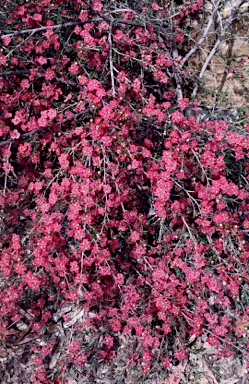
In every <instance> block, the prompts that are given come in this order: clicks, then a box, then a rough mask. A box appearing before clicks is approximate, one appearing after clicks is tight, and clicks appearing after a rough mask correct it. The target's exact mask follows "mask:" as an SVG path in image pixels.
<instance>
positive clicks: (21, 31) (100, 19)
mask: <svg viewBox="0 0 249 384" xmlns="http://www.w3.org/2000/svg"><path fill="white" fill-rule="evenodd" d="M96 21H103V19H102V18H100V17H94V18H92V19H88V20H84V21H71V22H68V23H64V24H56V25H47V26H43V27H39V28H30V29H22V30H20V31H15V32H11V33H8V34H7V35H2V36H1V39H5V38H6V37H13V36H18V35H24V34H26V33H30V34H31V35H33V34H35V33H37V32H41V31H46V30H48V29H57V28H67V27H75V26H77V25H83V24H87V23H95V22H96Z"/></svg>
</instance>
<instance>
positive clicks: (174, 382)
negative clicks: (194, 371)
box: [165, 360, 187, 384]
mask: <svg viewBox="0 0 249 384" xmlns="http://www.w3.org/2000/svg"><path fill="white" fill-rule="evenodd" d="M186 365H187V360H186V361H185V362H184V363H183V365H182V364H179V365H177V367H174V368H176V369H177V370H178V371H180V372H179V373H178V372H174V373H172V374H171V375H170V376H169V378H168V380H167V381H166V383H165V384H179V383H180V381H181V374H180V373H183V372H184V371H185V368H186Z"/></svg>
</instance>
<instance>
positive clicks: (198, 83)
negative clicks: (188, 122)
mask: <svg viewBox="0 0 249 384" xmlns="http://www.w3.org/2000/svg"><path fill="white" fill-rule="evenodd" d="M246 1H247V0H239V1H238V2H237V3H236V4H235V6H234V7H233V9H232V10H231V13H230V16H229V18H228V20H227V22H226V24H225V26H224V29H223V31H222V33H221V34H220V37H219V38H218V40H217V41H216V43H215V45H214V46H213V49H212V50H211V52H210V53H209V55H208V57H207V59H206V61H205V63H204V64H203V67H202V69H201V72H200V74H199V77H198V82H197V84H196V86H195V88H194V90H193V93H192V97H196V95H197V92H198V89H199V85H200V82H201V80H202V78H203V76H204V73H205V72H206V70H207V67H208V65H209V63H210V61H211V60H212V58H213V56H214V55H215V54H216V52H217V50H218V48H219V46H220V43H221V42H222V41H223V40H224V38H225V35H226V31H227V29H228V28H229V27H230V25H231V24H232V22H233V20H234V19H235V17H236V15H237V12H238V9H239V7H241V5H242V4H244V3H245V2H246Z"/></svg>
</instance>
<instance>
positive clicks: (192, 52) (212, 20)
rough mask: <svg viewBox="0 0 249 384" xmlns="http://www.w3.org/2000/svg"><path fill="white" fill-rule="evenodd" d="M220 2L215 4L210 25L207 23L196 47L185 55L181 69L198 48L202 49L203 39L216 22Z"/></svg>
mask: <svg viewBox="0 0 249 384" xmlns="http://www.w3.org/2000/svg"><path fill="white" fill-rule="evenodd" d="M220 2H221V0H219V1H218V3H217V4H216V6H215V8H214V10H213V12H212V15H211V17H210V19H209V22H208V25H207V27H206V29H205V31H204V33H203V35H202V37H201V38H200V40H199V41H198V43H196V44H195V46H194V47H193V48H192V49H191V50H190V51H189V52H188V53H187V55H186V56H184V58H183V59H182V61H181V64H180V65H179V69H180V70H181V69H182V67H183V66H184V64H185V63H186V61H187V60H188V59H189V58H190V56H192V55H193V54H194V53H195V51H197V49H200V47H201V45H202V43H203V41H204V40H206V38H207V35H208V32H209V30H210V28H211V26H212V24H213V22H214V17H215V15H216V13H217V11H218V6H219V4H220Z"/></svg>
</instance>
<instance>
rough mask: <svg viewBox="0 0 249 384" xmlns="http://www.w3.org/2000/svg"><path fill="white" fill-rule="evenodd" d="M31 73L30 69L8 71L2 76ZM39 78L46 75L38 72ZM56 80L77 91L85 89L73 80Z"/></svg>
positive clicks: (58, 78) (1, 73)
mask: <svg viewBox="0 0 249 384" xmlns="http://www.w3.org/2000/svg"><path fill="white" fill-rule="evenodd" d="M30 73H31V70H30V69H17V70H14V71H6V72H0V76H18V75H29V74H30ZM36 75H37V77H39V78H41V77H44V76H45V75H44V74H43V73H41V72H37V74H36ZM54 79H55V80H56V81H57V82H58V83H63V84H66V85H68V86H70V87H74V88H77V89H83V88H84V87H83V86H81V85H79V84H77V83H75V82H74V81H72V80H64V79H62V78H61V77H56V76H55V77H54Z"/></svg>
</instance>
